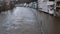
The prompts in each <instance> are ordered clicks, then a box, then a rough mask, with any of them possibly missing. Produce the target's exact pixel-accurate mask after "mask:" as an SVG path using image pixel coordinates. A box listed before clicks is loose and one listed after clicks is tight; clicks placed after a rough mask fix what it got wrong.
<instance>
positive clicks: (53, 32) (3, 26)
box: [0, 7, 60, 34]
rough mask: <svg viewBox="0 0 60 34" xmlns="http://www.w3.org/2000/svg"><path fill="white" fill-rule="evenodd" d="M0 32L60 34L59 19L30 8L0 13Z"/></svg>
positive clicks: (19, 8)
mask: <svg viewBox="0 0 60 34" xmlns="http://www.w3.org/2000/svg"><path fill="white" fill-rule="evenodd" d="M0 34H60V19H59V18H57V17H54V16H51V15H49V14H46V13H43V12H39V11H37V10H35V9H32V8H25V7H15V8H14V9H13V10H8V11H6V12H1V13H0Z"/></svg>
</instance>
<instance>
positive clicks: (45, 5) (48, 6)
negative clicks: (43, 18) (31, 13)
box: [38, 0, 54, 14]
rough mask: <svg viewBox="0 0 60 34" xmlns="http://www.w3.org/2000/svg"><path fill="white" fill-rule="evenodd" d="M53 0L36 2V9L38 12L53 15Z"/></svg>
mask: <svg viewBox="0 0 60 34" xmlns="http://www.w3.org/2000/svg"><path fill="white" fill-rule="evenodd" d="M53 6H54V0H53V1H52V0H38V7H39V10H41V11H43V12H46V13H49V14H54V9H53Z"/></svg>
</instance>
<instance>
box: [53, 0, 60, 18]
mask: <svg viewBox="0 0 60 34" xmlns="http://www.w3.org/2000/svg"><path fill="white" fill-rule="evenodd" d="M54 9H55V14H54V16H58V17H60V0H55V7H54Z"/></svg>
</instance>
